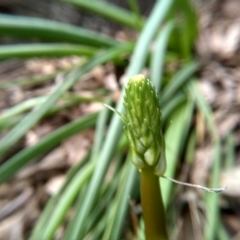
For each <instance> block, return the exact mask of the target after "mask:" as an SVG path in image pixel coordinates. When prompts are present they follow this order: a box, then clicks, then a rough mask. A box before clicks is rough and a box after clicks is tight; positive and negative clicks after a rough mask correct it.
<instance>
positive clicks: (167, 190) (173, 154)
mask: <svg viewBox="0 0 240 240" xmlns="http://www.w3.org/2000/svg"><path fill="white" fill-rule="evenodd" d="M192 114H193V103H192V102H191V101H188V102H186V103H184V104H182V106H180V107H178V109H176V110H175V111H174V112H173V115H172V117H171V119H172V123H171V126H170V127H169V128H168V130H167V132H166V134H165V142H166V159H167V170H166V172H165V174H164V175H165V176H168V177H172V178H173V177H174V174H175V170H176V167H177V162H178V160H179V155H180V152H181V149H182V147H183V144H184V140H185V138H186V136H187V133H188V131H189V127H190V122H191V119H192ZM183 126H184V127H183ZM160 184H161V189H162V196H163V203H164V205H165V207H167V205H168V203H169V200H170V195H171V187H172V182H170V181H165V180H164V179H163V180H161V179H160Z"/></svg>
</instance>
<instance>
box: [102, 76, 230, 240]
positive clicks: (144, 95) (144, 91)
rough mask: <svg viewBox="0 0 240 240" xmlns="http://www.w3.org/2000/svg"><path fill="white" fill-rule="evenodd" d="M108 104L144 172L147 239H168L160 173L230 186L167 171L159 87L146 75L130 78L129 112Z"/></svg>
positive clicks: (142, 178) (138, 166)
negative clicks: (119, 110) (117, 116)
mask: <svg viewBox="0 0 240 240" xmlns="http://www.w3.org/2000/svg"><path fill="white" fill-rule="evenodd" d="M106 106H107V107H108V108H110V109H111V110H112V111H114V112H116V113H117V114H118V115H119V116H120V117H121V119H122V120H123V122H124V124H125V126H124V131H125V133H126V136H127V138H128V141H129V144H130V153H131V159H132V162H133V164H134V165H135V166H136V167H137V168H138V169H139V171H140V174H141V203H142V209H143V217H144V223H145V235H146V240H168V239H169V238H168V234H167V224H166V219H165V210H164V206H163V202H162V195H161V189H160V184H159V177H163V178H166V179H168V180H170V181H172V182H175V183H178V184H182V185H186V186H190V187H195V188H199V189H202V190H205V191H208V192H215V193H218V192H221V191H224V190H225V189H226V187H224V188H212V189H209V188H206V187H202V186H200V185H195V184H189V183H183V182H179V181H176V180H174V179H172V178H169V177H166V176H164V175H163V174H164V172H165V170H166V158H165V142H164V138H163V134H162V115H161V110H160V104H159V100H158V97H157V93H156V90H155V87H154V86H153V84H152V83H151V82H150V81H149V80H148V79H147V78H146V77H145V76H144V75H141V74H139V75H136V76H133V77H132V78H131V79H130V80H129V82H128V85H127V87H126V89H125V96H124V107H125V110H126V113H125V114H121V113H119V112H117V111H116V110H115V109H113V108H112V107H110V106H108V105H106Z"/></svg>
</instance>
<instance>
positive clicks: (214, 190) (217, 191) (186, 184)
mask: <svg viewBox="0 0 240 240" xmlns="http://www.w3.org/2000/svg"><path fill="white" fill-rule="evenodd" d="M162 177H163V178H165V179H168V180H170V181H172V182H174V183H178V184H181V185H185V186H188V187H194V188H199V189H202V190H204V191H207V192H212V193H220V192H223V191H225V190H226V189H227V186H225V187H222V188H207V187H203V186H201V185H197V184H191V183H185V182H180V181H177V180H175V179H173V178H170V177H166V176H162Z"/></svg>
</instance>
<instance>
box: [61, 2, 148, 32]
mask: <svg viewBox="0 0 240 240" xmlns="http://www.w3.org/2000/svg"><path fill="white" fill-rule="evenodd" d="M61 1H62V2H67V3H70V4H73V5H75V6H77V7H79V8H81V9H84V10H87V11H89V12H91V13H94V14H98V15H100V16H103V17H105V18H108V19H110V20H111V21H115V22H117V23H120V24H122V25H125V26H127V27H131V28H133V29H137V30H139V29H141V28H142V26H143V24H144V20H143V19H142V18H140V19H139V17H137V16H136V15H135V14H133V13H132V12H130V11H127V10H125V9H122V8H120V7H118V6H116V5H113V4H111V3H110V2H105V1H91V0H90V1H85V0H61ZM139 27H140V28H139Z"/></svg>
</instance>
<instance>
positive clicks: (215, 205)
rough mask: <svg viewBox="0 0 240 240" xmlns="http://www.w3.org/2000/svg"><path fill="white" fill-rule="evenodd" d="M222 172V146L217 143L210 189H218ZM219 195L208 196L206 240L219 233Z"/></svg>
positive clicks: (210, 239)
mask: <svg viewBox="0 0 240 240" xmlns="http://www.w3.org/2000/svg"><path fill="white" fill-rule="evenodd" d="M220 171H221V144H220V142H217V143H216V144H215V146H214V163H213V171H212V172H211V175H210V187H216V186H218V184H219V176H220ZM219 200H220V195H219V194H207V195H206V217H207V221H206V224H205V229H204V233H205V234H204V235H205V237H204V239H205V240H212V239H214V238H215V236H216V233H217V223H218V219H219V217H220V216H219Z"/></svg>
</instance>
